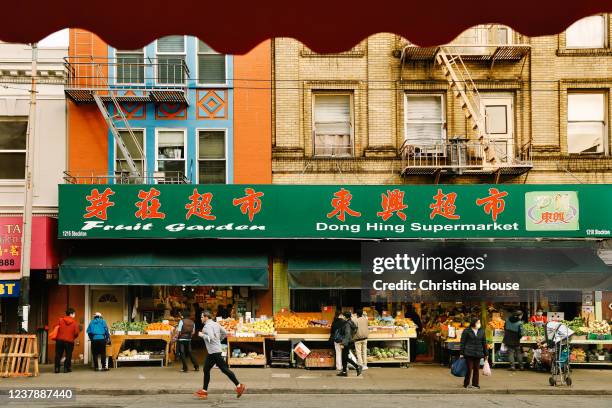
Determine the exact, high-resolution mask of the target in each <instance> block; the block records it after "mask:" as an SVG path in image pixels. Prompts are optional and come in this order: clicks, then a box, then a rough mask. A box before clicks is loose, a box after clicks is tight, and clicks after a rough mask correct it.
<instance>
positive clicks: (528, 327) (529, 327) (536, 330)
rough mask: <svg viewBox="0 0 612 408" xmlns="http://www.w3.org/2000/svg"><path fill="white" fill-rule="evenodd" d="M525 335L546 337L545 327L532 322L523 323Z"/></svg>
mask: <svg viewBox="0 0 612 408" xmlns="http://www.w3.org/2000/svg"><path fill="white" fill-rule="evenodd" d="M523 336H525V337H544V328H543V327H540V326H536V325H534V324H532V323H525V324H523Z"/></svg>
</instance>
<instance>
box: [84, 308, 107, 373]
mask: <svg viewBox="0 0 612 408" xmlns="http://www.w3.org/2000/svg"><path fill="white" fill-rule="evenodd" d="M87 336H89V340H91V354H92V355H93V361H94V370H95V371H108V361H107V360H106V345H107V344H109V343H110V333H109V331H108V326H107V325H106V322H105V321H104V319H103V318H102V313H100V312H96V314H95V315H94V318H93V320H92V321H91V322H90V323H89V326H88V327H87ZM98 357H100V366H101V367H100V366H98Z"/></svg>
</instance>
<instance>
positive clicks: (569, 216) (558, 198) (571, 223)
mask: <svg viewBox="0 0 612 408" xmlns="http://www.w3.org/2000/svg"><path fill="white" fill-rule="evenodd" d="M578 218H579V206H578V194H577V192H576V191H531V192H529V193H525V225H526V228H527V231H577V230H578V229H579V224H578Z"/></svg>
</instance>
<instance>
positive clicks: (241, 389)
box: [236, 384, 246, 398]
mask: <svg viewBox="0 0 612 408" xmlns="http://www.w3.org/2000/svg"><path fill="white" fill-rule="evenodd" d="M245 391H246V386H245V385H244V384H239V385H238V386H237V387H236V398H240V397H242V394H244V392H245Z"/></svg>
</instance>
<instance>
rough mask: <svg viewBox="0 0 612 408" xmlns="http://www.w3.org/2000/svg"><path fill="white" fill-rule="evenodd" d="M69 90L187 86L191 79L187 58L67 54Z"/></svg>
mask: <svg viewBox="0 0 612 408" xmlns="http://www.w3.org/2000/svg"><path fill="white" fill-rule="evenodd" d="M64 61H65V62H64V67H65V69H66V82H67V83H66V88H67V89H89V90H101V89H109V88H112V89H121V88H127V89H134V88H136V89H160V88H161V89H185V88H186V86H187V81H188V80H189V79H191V78H190V74H189V69H188V68H187V64H186V63H185V60H184V58H183V57H178V56H177V57H172V56H162V57H160V58H144V57H119V58H106V57H66V58H65V59H64Z"/></svg>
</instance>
